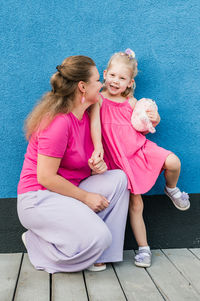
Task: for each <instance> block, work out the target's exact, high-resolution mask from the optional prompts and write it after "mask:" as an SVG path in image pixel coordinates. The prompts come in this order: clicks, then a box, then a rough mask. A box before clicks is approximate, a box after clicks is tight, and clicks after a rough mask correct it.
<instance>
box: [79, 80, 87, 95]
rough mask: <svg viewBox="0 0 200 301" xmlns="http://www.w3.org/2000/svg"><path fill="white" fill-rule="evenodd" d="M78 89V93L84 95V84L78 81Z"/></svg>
mask: <svg viewBox="0 0 200 301" xmlns="http://www.w3.org/2000/svg"><path fill="white" fill-rule="evenodd" d="M78 88H79V90H80V92H82V93H85V82H83V81H80V82H79V83H78Z"/></svg>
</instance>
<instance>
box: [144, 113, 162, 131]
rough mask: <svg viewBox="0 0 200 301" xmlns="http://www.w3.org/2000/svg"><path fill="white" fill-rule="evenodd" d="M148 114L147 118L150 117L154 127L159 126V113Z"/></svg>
mask: <svg viewBox="0 0 200 301" xmlns="http://www.w3.org/2000/svg"><path fill="white" fill-rule="evenodd" d="M146 113H147V116H148V118H149V120H150V121H151V122H152V124H153V126H154V127H155V126H156V125H158V124H159V122H160V115H159V114H158V111H154V110H147V111H146Z"/></svg>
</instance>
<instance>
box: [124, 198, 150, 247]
mask: <svg viewBox="0 0 200 301" xmlns="http://www.w3.org/2000/svg"><path fill="white" fill-rule="evenodd" d="M143 208H144V204H143V200H142V197H141V195H140V194H137V195H134V194H131V196H130V205H129V214H130V223H131V227H132V230H133V233H134V236H135V239H136V241H137V243H138V246H139V247H144V246H148V243H147V234H146V227H145V224H144V219H143Z"/></svg>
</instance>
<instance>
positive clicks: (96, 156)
mask: <svg viewBox="0 0 200 301" xmlns="http://www.w3.org/2000/svg"><path fill="white" fill-rule="evenodd" d="M103 155H104V150H103V145H102V144H101V145H99V146H98V147H96V148H95V149H94V151H93V153H92V156H91V159H92V160H94V162H96V161H97V160H98V159H99V158H100V159H101V160H103Z"/></svg>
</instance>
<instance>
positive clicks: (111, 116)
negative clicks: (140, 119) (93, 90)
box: [100, 95, 171, 194]
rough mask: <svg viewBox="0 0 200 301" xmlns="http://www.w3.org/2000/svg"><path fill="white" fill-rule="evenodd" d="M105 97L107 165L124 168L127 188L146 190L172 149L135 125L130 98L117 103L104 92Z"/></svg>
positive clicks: (103, 103) (101, 112) (133, 190)
mask: <svg viewBox="0 0 200 301" xmlns="http://www.w3.org/2000/svg"><path fill="white" fill-rule="evenodd" d="M101 96H102V95H101ZM102 100H103V101H102V106H101V111H100V114H101V124H102V136H103V146H104V151H105V161H106V163H107V165H108V169H116V168H118V169H122V170H123V171H124V172H125V173H126V175H127V177H128V189H130V190H131V192H132V193H134V194H143V193H146V192H147V191H149V190H150V189H151V188H152V186H153V185H154V184H155V182H156V180H157V178H158V176H159V174H160V172H161V171H162V167H163V164H164V162H165V160H166V158H167V156H168V155H169V154H170V153H171V151H168V150H166V149H164V148H162V147H159V146H158V145H157V144H156V143H154V142H152V141H150V140H148V139H146V137H145V136H144V135H143V134H141V133H140V132H137V131H136V130H135V129H134V128H133V126H132V124H131V115H132V111H133V109H132V108H131V106H130V104H129V102H128V99H127V100H126V101H125V102H123V103H116V102H114V101H111V100H109V99H107V98H104V97H103V96H102Z"/></svg>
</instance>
